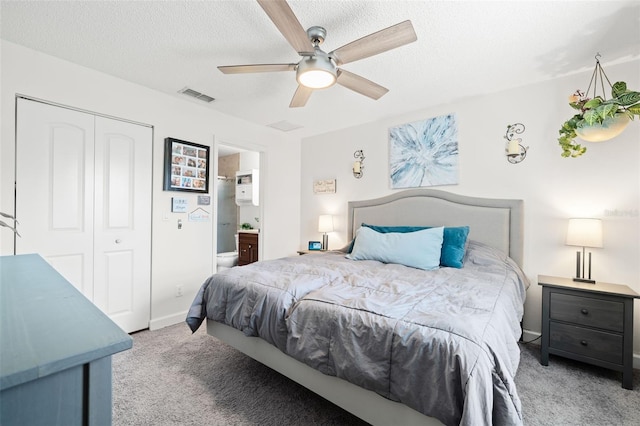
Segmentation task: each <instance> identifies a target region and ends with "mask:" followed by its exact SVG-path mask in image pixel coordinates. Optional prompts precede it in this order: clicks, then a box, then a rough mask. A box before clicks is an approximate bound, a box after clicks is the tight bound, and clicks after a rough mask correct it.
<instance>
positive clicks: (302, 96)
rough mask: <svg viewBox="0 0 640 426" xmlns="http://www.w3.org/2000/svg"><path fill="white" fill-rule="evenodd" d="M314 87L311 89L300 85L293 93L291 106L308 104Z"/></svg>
mask: <svg viewBox="0 0 640 426" xmlns="http://www.w3.org/2000/svg"><path fill="white" fill-rule="evenodd" d="M312 93H313V89H309V88H308V87H305V86H303V85H299V86H298V88H297V89H296V93H294V94H293V98H292V99H291V103H290V104H289V108H299V107H303V106H305V105H306V104H307V101H308V100H309V98H310V97H311V94H312Z"/></svg>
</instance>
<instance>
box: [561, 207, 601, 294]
mask: <svg viewBox="0 0 640 426" xmlns="http://www.w3.org/2000/svg"><path fill="white" fill-rule="evenodd" d="M565 244H566V245H568V246H578V247H582V262H580V252H579V251H578V252H576V276H575V278H574V279H573V280H574V281H579V282H582V283H591V284H595V282H596V281H595V280H592V279H591V252H589V276H588V277H586V276H585V271H584V269H585V267H584V265H585V263H586V260H587V259H586V258H585V247H602V221H601V220H600V219H569V227H568V229H567V240H566V241H565ZM581 268H582V271H581V270H580V269H581Z"/></svg>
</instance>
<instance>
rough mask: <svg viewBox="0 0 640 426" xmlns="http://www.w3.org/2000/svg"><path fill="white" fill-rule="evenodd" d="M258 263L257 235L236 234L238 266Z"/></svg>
mask: <svg viewBox="0 0 640 426" xmlns="http://www.w3.org/2000/svg"><path fill="white" fill-rule="evenodd" d="M257 261H258V233H257V232H239V233H238V266H242V265H248V264H249V263H253V262H257Z"/></svg>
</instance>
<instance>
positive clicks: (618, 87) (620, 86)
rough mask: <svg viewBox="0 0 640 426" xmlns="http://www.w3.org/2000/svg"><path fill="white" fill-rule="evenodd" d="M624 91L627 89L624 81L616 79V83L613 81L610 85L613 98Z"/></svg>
mask: <svg viewBox="0 0 640 426" xmlns="http://www.w3.org/2000/svg"><path fill="white" fill-rule="evenodd" d="M626 91H627V83H625V82H624V81H617V82H616V83H614V85H613V86H611V95H612V96H613V97H614V98H617V97H618V96H620V95H622V94H623V93H624V92H626Z"/></svg>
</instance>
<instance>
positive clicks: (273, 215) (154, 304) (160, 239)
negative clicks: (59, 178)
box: [0, 41, 300, 327]
mask: <svg viewBox="0 0 640 426" xmlns="http://www.w3.org/2000/svg"><path fill="white" fill-rule="evenodd" d="M0 53H1V60H2V63H1V68H0V70H1V80H0V82H1V92H0V117H1V124H2V129H1V137H2V142H1V144H0V166H1V171H0V179H1V181H0V211H7V212H13V205H14V202H13V179H14V155H15V150H14V144H15V95H16V93H19V94H22V95H26V96H30V97H34V98H39V99H42V100H46V101H49V102H55V103H59V104H63V105H66V106H71V107H75V108H80V109H84V110H87V111H91V112H96V113H99V114H105V115H110V116H114V117H119V118H124V119H128V120H133V121H137V122H140V123H145V124H149V125H152V126H154V151H153V216H152V226H153V236H152V274H151V275H152V277H151V279H152V289H151V293H152V300H151V316H152V323H151V324H152V327H161V326H165V325H169V324H172V323H176V322H180V321H183V320H184V318H185V314H186V311H187V309H188V307H189V305H190V304H191V301H192V300H193V297H194V296H195V293H196V292H197V290H198V289H199V287H200V285H201V284H202V282H203V281H204V280H205V278H206V277H207V276H208V275H210V274H211V272H212V270H213V266H214V248H215V246H216V244H215V240H214V237H215V235H214V232H215V228H216V227H214V226H213V224H214V223H216V222H215V219H216V218H215V215H214V216H212V218H211V219H212V220H211V222H208V223H197V222H189V221H188V220H187V217H186V215H184V214H177V213H171V212H170V211H171V210H170V203H171V197H175V196H181V197H186V198H187V199H188V202H189V207H190V209H195V208H196V198H197V196H196V194H189V193H184V192H171V191H163V190H162V170H163V150H164V138H165V137H175V138H178V139H183V140H186V141H191V142H195V143H200V144H204V145H208V146H214V144H215V143H221V144H231V145H234V146H239V147H244V148H246V149H250V150H254V151H261V152H262V163H261V167H260V168H261V170H260V171H261V183H262V188H263V190H262V196H263V201H264V202H262V203H261V204H262V205H261V222H262V227H263V230H262V233H261V238H262V258H263V259H269V258H276V257H281V256H285V255H291V254H295V251H296V250H297V249H298V242H299V240H300V238H299V229H300V226H299V223H300V222H299V217H300V211H299V202H298V197H297V194H299V193H300V186H299V182H298V180H297V179H292V178H291V177H292V176H294V177H297V176H299V174H300V166H299V158H300V144H299V141H298V140H297V139H294V138H292V137H291V136H288V135H286V134H284V133H282V132H279V131H277V130H273V129H269V128H267V127H262V126H257V125H254V124H251V123H247V122H245V121H242V120H239V119H236V118H233V117H229V116H226V115H223V114H220V113H217V112H215V111H213V110H211V109H209V108H206V107H204V106H202V105H200V104H199V103H197V102H198V101H192V100H190V99H188V98H185V100H181V99H178V98H174V97H171V96H168V95H165V94H162V93H160V92H157V91H154V90H151V89H148V88H145V87H142V86H139V85H136V84H132V83H129V82H126V81H124V80H120V79H118V78H114V77H111V76H108V75H105V74H102V73H99V72H96V71H93V70H90V69H88V68H84V67H81V66H78V65H75V64H72V63H69V62H66V61H62V60H59V59H56V58H53V57H51V56H48V55H44V54H41V53H39V52H36V51H34V50H31V49H27V48H24V47H21V46H18V45H15V44H13V43H8V42H6V41H2V45H1V51H0ZM178 89H179V88H176V91H177V90H178ZM214 141H215V142H214ZM216 168H217V166H216ZM216 172H217V170H215V169H214V170H211V175H210V179H212V182H214V183H215V176H216ZM210 187H211V191H210V195H211V196H212V197H211V199H212V200H216V199H217V198H216V195H217V194H214V191H215V190H216V185H215V184H213V185H210ZM213 206H215V203H214V202H213V201H212V205H211V206H210V208H212V207H213ZM165 216H167V217H168V220H166V221H165V220H163V218H164V217H165ZM178 218H182V220H183V222H184V226H183V229H182V230H178V229H177V219H178ZM0 238H1V240H0V253H1V254H3V255H9V254H12V253H13V243H12V240H13V239H12V235H11V233H10V231H8V230H6V229H4V228H2V229H1V230H0ZM178 284H180V285H183V286H184V296H183V297H178V298H176V297H175V286H176V285H178Z"/></svg>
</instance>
